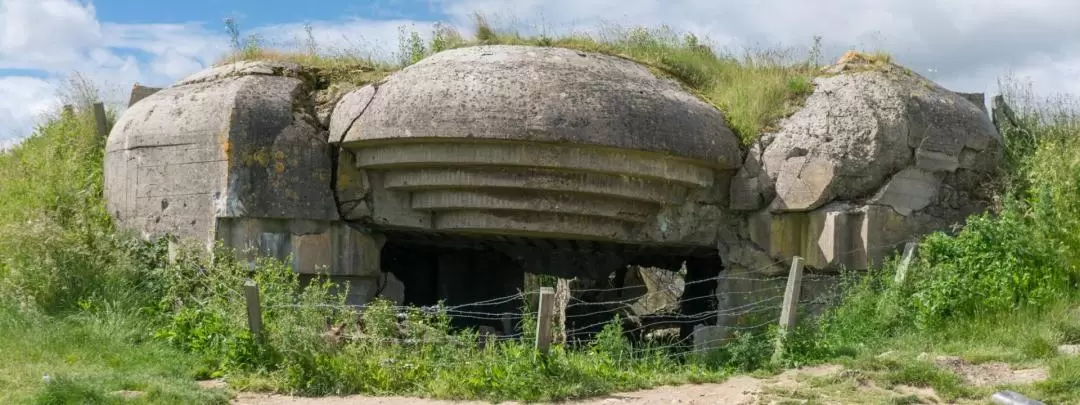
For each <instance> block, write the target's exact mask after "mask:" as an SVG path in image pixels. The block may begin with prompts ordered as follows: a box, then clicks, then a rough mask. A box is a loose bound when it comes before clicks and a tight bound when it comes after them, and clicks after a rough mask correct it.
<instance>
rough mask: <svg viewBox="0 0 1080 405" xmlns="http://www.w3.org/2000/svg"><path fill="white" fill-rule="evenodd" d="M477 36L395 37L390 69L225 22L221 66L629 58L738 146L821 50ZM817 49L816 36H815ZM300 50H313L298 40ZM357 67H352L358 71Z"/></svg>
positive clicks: (349, 72)
mask: <svg viewBox="0 0 1080 405" xmlns="http://www.w3.org/2000/svg"><path fill="white" fill-rule="evenodd" d="M473 23H474V26H475V31H476V34H475V36H474V37H473V38H471V39H467V38H465V37H463V36H462V35H460V34H459V33H458V32H457V31H456V30H455V29H453V27H450V26H447V25H442V24H438V25H436V26H435V28H434V30H433V32H432V35H431V38H430V39H429V40H427V41H425V40H424V39H423V38H422V37H421V36H420V35H419V33H418V32H416V31H415V30H408V29H405V28H404V27H402V28H401V30H400V32H399V39H398V52H397V54H396V60H395V64H394V65H388V64H386V63H383V62H378V61H375V60H373V59H370V58H365V57H363V56H362V55H360V54H358V52H355V51H353V52H324V53H323V54H320V55H315V56H313V55H311V54H310V53H308V52H299V53H296V52H288V51H279V50H270V49H265V48H261V47H259V45H258V39H257V38H249V39H248V40H246V41H239V40H237V38H239V32H238V31H235V23H232V24H231V25H229V27H230V28H229V30H230V33H231V35H232V36H233V38H234V42H235V45H234V46H235V47H236V50H234V52H233V54H232V55H230V56H229V57H228V58H227V59H226V61H236V60H287V61H292V62H298V63H302V64H305V65H309V66H313V67H316V68H319V69H321V70H324V71H327V72H329V73H327V74H329V75H331V77H329V80H330V81H346V82H350V83H356V84H364V83H368V82H371V81H374V80H378V78H381V77H383V76H385V75H387V74H389V73H390V72H391V71H393V70H396V69H400V68H403V67H405V66H408V65H411V64H414V63H417V62H419V61H420V60H421V59H423V58H425V57H427V56H430V55H432V54H434V53H438V52H442V51H444V50H449V49H454V48H461V47H467V46H476V45H530V46H544V47H563V48H571V49H577V50H581V51H586V52H596V53H603V54H608V55H616V56H620V57H625V58H629V59H632V60H635V61H637V62H639V63H641V64H643V65H645V66H647V67H649V68H650V69H652V70H654V71H655V72H658V73H659V74H661V75H664V76H668V77H671V78H674V79H676V80H678V81H679V82H681V83H682V84H684V85H685V87H686V88H687V89H688V90H690V91H691V92H693V93H695V94H697V95H698V96H700V97H701V98H702V99H704V100H705V101H707V102H709V103H710V104H712V105H714V106H716V107H717V108H718V109H720V110H721V111H723V112H724V113H725V116H726V118H727V120H728V123H729V125H730V126H731V128H732V130H733V131H734V132H735V133H736V134H737V135H738V136H739V137H740V138H741V139H742V140H743V141H744V142H750V141H752V140H753V139H756V138H757V136H758V135H759V134H761V133H762V132H763V131H766V130H768V129H770V125H772V124H773V123H775V122H776V121H777V120H779V119H781V118H783V117H786V116H788V115H790V114H791V113H793V112H795V109H796V108H798V107H799V106H800V105H801V104H802V102H803V100H804V99H805V98H806V97H807V96H809V95H810V93H812V92H813V82H812V80H811V79H812V77H813V76H814V75H815V74H816V72H817V62H816V58H818V57H819V54H820V49H817V48H812V49H811V50H810V53H811V54H810V55H808V56H807V57H806V58H798V57H796V56H795V54H796V53H795V52H793V51H791V50H766V51H755V52H746V53H745V55H743V56H737V55H736V54H734V53H722V54H717V53H716V52H715V51H714V50H713V48H712V47H711V46H710V45H709V44H708V43H707V40H705V39H701V38H698V37H697V36H695V35H692V34H681V33H679V32H677V31H674V30H672V29H671V28H670V27H667V26H662V27H659V28H657V29H646V28H631V29H623V28H621V27H618V26H605V27H603V29H602V30H601V31H600V32H599V33H597V34H594V35H586V34H581V33H574V34H568V35H563V36H549V35H546V34H542V35H539V36H536V37H525V36H522V35H520V34H518V33H517V32H514V31H508V30H502V31H500V30H498V29H496V28H494V27H493V26H492V25H491V24H489V22H488V21H487V19H486V18H485V17H484V16H483V15H482V14H475V15H474V21H473ZM816 41H818V42H817V45H816V46H818V47H820V44H819V43H820V39H817V40H816ZM303 48H304V49H313V48H315V47H314V46H312V45H311V44H310V43H305V44H304V46H303ZM357 67H359V69H357Z"/></svg>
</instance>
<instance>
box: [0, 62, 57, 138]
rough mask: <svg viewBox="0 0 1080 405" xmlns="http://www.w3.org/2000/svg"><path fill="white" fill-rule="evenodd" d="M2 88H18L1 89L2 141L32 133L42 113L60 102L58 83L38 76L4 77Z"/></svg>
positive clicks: (0, 134)
mask: <svg viewBox="0 0 1080 405" xmlns="http://www.w3.org/2000/svg"><path fill="white" fill-rule="evenodd" d="M0 89H5V90H6V89H12V90H18V91H5V90H0V123H4V124H3V125H0V143H5V142H8V143H9V142H11V141H12V140H14V139H16V138H21V137H23V136H26V135H28V132H29V130H30V129H32V128H34V126H35V125H36V124H37V123H38V122H37V118H38V117H39V116H40V114H43V113H48V112H49V111H51V110H52V109H53V107H55V106H56V105H57V104H58V100H57V97H56V94H57V87H56V85H55V84H54V83H51V82H48V81H45V80H42V79H38V78H35V77H27V76H5V77H0ZM16 131H19V132H16Z"/></svg>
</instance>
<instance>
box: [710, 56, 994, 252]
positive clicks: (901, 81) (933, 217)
mask: <svg viewBox="0 0 1080 405" xmlns="http://www.w3.org/2000/svg"><path fill="white" fill-rule="evenodd" d="M827 70H828V72H829V74H828V75H826V76H824V77H820V78H817V79H815V85H816V88H815V91H814V93H813V94H812V95H811V96H810V97H809V99H808V100H807V101H806V106H805V107H804V108H803V109H801V110H800V111H798V112H796V113H795V114H794V115H792V116H791V117H788V118H787V119H785V120H783V121H782V122H781V123H780V124H779V125H778V127H779V131H777V132H776V133H771V134H765V135H764V136H762V138H761V139H760V140H759V141H758V142H756V143H755V144H754V145H752V147H751V148H750V150H749V152H748V153H747V157H746V162H745V163H744V165H743V167H742V168H741V169H740V171H739V173H738V175H736V177H735V178H734V180H733V181H732V186H731V200H730V201H731V209H732V210H736V211H742V212H744V213H745V215H746V222H745V225H742V226H741V228H743V229H745V230H744V231H742V232H741V234H740V235H739V239H740V240H738V241H729V243H728V246H727V249H728V252H727V253H728V254H729V256H730V257H731V258H733V259H734V262H735V264H736V265H737V266H740V267H743V268H762V267H768V265H769V262H770V261H775V260H782V259H785V258H790V257H791V256H793V255H799V256H803V257H805V258H806V265H807V267H811V268H817V269H837V268H840V267H847V268H854V269H865V268H867V267H869V266H875V265H878V264H880V263H881V262H882V260H883V258H884V257H886V256H888V255H890V254H893V253H895V252H896V251H898V250H899V249H900V248H901V246H902V245H903V243H904V242H907V241H911V240H914V239H917V238H918V237H920V236H921V235H923V234H926V233H929V232H932V231H937V230H947V229H949V227H950V226H952V225H954V224H959V223H962V222H963V221H964V219H965V218H967V217H968V216H970V215H971V214H974V213H978V212H981V211H984V210H986V209H987V208H988V207H989V206H990V202H991V199H992V189H991V187H990V185H991V184H992V183H993V179H995V178H996V176H997V170H998V168H999V167H1000V166H1001V164H1002V161H1003V154H1002V150H1003V149H1002V140H1001V136H1000V134H999V133H998V132H997V130H996V129H995V128H994V126H993V125H992V123H991V121H990V119H989V116H988V115H987V114H986V110H985V106H984V103H983V101H982V100H983V97H982V96H981V95H977V94H962V93H954V92H951V91H949V90H946V89H944V88H941V87H940V86H937V85H936V84H934V83H933V82H930V81H929V80H926V79H925V78H922V77H920V76H918V75H916V74H915V73H912V72H910V71H907V70H904V69H903V68H900V67H897V66H871V65H868V64H866V63H861V62H859V61H857V60H856V61H848V62H844V63H840V64H837V65H834V66H831V67H829V68H828V69H827ZM782 269H783V266H772V268H771V269H770V270H768V271H769V272H781V271H782Z"/></svg>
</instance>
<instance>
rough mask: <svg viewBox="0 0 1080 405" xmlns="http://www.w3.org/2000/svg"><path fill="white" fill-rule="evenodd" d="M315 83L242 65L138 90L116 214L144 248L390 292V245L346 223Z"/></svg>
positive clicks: (109, 173) (112, 190)
mask: <svg viewBox="0 0 1080 405" xmlns="http://www.w3.org/2000/svg"><path fill="white" fill-rule="evenodd" d="M312 80H313V79H312V78H311V77H308V76H307V73H306V72H305V71H304V70H303V69H302V68H300V67H299V66H296V65H290V64H277V63H238V64H228V65H225V66H221V67H217V68H214V69H210V70H208V71H204V72H200V73H197V74H195V75H192V76H191V77H188V78H186V79H184V80H182V81H180V82H179V83H177V84H176V85H174V86H171V87H168V88H165V89H160V90H157V91H149V90H147V89H145V88H139V87H136V88H134V89H133V92H132V100H133V104H132V105H131V106H130V108H129V109H128V110H127V111H125V112H124V114H123V115H122V116H121V117H120V118H119V120H118V122H117V123H116V125H115V126H114V127H113V131H112V133H111V134H110V136H109V139H108V142H107V147H106V158H105V178H106V190H105V194H106V205H107V208H108V209H109V212H110V213H111V214H113V216H114V218H115V219H116V220H117V222H118V223H119V224H120V225H121V226H122V227H124V228H128V229H134V230H138V231H140V232H142V234H143V235H144V236H146V237H158V236H164V235H165V234H172V235H174V236H176V237H180V238H182V239H187V240H196V241H199V242H200V243H203V244H205V245H206V246H207V247H209V246H210V245H212V244H213V243H214V242H215V241H217V240H220V241H222V242H224V244H225V245H226V246H230V247H234V248H238V249H247V248H254V249H255V252H258V253H261V254H267V255H271V256H275V257H277V258H279V259H286V258H288V257H289V256H292V263H293V266H294V268H295V269H296V270H297V271H298V272H300V273H302V274H318V273H323V274H330V275H333V276H335V277H342V278H343V279H344V278H349V279H357V280H361V281H363V280H366V279H372V280H375V281H379V280H383V281H385V279H386V277H385V276H384V275H382V274H381V272H380V270H379V266H380V263H379V260H380V259H379V249H380V248H381V244H382V240H381V239H380V238H379V237H378V236H377V235H371V234H369V233H366V232H363V231H358V230H356V229H354V228H352V227H350V226H348V225H347V224H346V223H344V222H343V221H340V217H339V215H338V212H337V204H336V203H335V201H334V195H333V189H332V187H331V183H332V179H333V175H334V173H333V166H334V165H333V163H334V162H333V156H332V149H331V148H330V147H329V146H328V144H327V142H326V132H325V129H323V128H322V127H321V126H320V125H319V123H318V122H317V119H316V117H315V113H314V101H313V99H312V92H313V91H314V88H313V87H312ZM151 90H153V89H151ZM137 98H142V99H141V100H137ZM358 282H359V281H358ZM354 284H357V283H354ZM368 284H370V283H368ZM362 285H364V283H359V284H357V286H362ZM363 291H364V288H357V289H356V291H355V292H354V293H355V295H357V296H363V295H364V294H365V293H364V292H363Z"/></svg>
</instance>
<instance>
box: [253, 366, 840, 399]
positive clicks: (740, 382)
mask: <svg viewBox="0 0 1080 405" xmlns="http://www.w3.org/2000/svg"><path fill="white" fill-rule="evenodd" d="M837 370H839V368H838V367H835V366H824V367H815V368H808V369H803V370H798V371H796V370H789V371H787V372H784V373H782V374H780V375H778V376H776V377H773V378H769V379H764V380H762V379H757V378H753V377H747V376H736V377H732V378H730V379H728V380H727V381H724V382H722V383H717V384H697V385H681V386H665V387H657V388H653V389H649V390H643V391H634V392H625V393H618V394H611V395H608V396H604V397H599V398H591V399H586V400H581V401H572V402H563V404H575V405H608V404H619V405H624V404H625V405H633V404H641V405H644V404H680V405H705V404H730V405H750V404H753V403H755V400H756V399H757V397H758V395H759V394H760V393H761V390H762V387H763V386H765V385H768V384H784V385H786V384H792V383H794V381H795V376H796V375H797V374H807V375H822V374H828V373H832V372H835V371H837ZM488 403H489V402H480V401H439V400H428V399H418V398H408V397H364V396H349V397H321V398H302V397H290V396H284V395H268V394H250V393H243V394H240V395H238V397H237V399H236V400H234V401H233V404H234V405H347V404H348V405H352V404H372V405H405V404H416V405H451V404H453V405H480V404H488ZM502 404H515V405H516V404H519V403H518V402H502Z"/></svg>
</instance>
